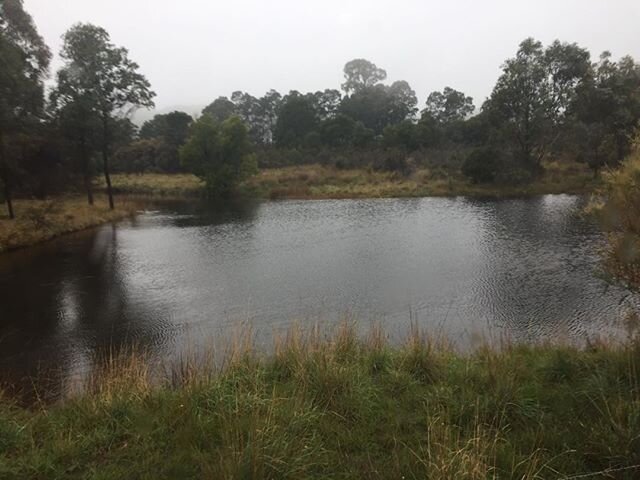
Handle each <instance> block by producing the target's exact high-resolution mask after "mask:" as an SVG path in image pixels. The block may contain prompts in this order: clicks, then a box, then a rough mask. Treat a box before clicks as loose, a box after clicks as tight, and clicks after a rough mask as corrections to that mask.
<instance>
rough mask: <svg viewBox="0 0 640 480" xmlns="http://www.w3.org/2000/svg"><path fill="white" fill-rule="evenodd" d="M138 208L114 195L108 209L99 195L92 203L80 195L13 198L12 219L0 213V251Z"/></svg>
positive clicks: (93, 224) (20, 246) (90, 224)
mask: <svg viewBox="0 0 640 480" xmlns="http://www.w3.org/2000/svg"><path fill="white" fill-rule="evenodd" d="M139 209H140V203H139V202H138V201H134V200H130V199H123V198H117V199H116V209H115V210H109V205H108V204H107V200H106V198H100V197H98V198H96V201H95V205H94V206H90V205H88V204H87V200H86V198H84V197H59V198H55V199H51V200H15V201H14V210H15V215H16V218H15V220H9V218H8V217H7V216H6V214H4V215H2V216H0V252H4V251H7V250H13V249H16V248H22V247H26V246H29V245H34V244H36V243H40V242H44V241H46V240H50V239H52V238H54V237H58V236H60V235H63V234H65V233H71V232H77V231H80V230H85V229H87V228H91V227H95V226H97V225H101V224H103V223H108V222H112V221H115V220H119V219H122V218H124V217H127V216H129V215H132V214H133V213H135V212H136V211H137V210H139Z"/></svg>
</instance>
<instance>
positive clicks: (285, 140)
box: [274, 91, 319, 147]
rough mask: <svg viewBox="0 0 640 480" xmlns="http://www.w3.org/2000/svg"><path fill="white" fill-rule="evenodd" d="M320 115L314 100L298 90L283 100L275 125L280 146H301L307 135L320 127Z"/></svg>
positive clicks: (276, 137)
mask: <svg viewBox="0 0 640 480" xmlns="http://www.w3.org/2000/svg"><path fill="white" fill-rule="evenodd" d="M318 123H319V122H318V116H317V114H316V109H315V108H314V105H313V100H312V99H311V98H309V97H308V96H306V95H302V94H300V93H299V92H297V91H292V92H290V93H289V94H288V95H287V96H285V97H284V99H283V100H282V106H281V107H280V112H279V115H278V121H277V123H276V127H275V132H274V134H275V141H276V143H277V144H278V145H279V146H284V147H297V146H301V145H302V144H303V143H304V141H305V137H306V136H307V135H308V134H310V133H311V132H313V131H315V130H316V129H317V127H318Z"/></svg>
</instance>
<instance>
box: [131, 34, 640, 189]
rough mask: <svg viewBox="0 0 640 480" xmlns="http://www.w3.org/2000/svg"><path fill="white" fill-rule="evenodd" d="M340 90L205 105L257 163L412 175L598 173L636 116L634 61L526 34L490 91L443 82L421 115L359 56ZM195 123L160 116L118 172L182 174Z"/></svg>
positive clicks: (513, 179) (409, 97) (524, 177)
mask: <svg viewBox="0 0 640 480" xmlns="http://www.w3.org/2000/svg"><path fill="white" fill-rule="evenodd" d="M344 78H345V81H344V83H343V84H342V85H341V90H337V89H325V90H322V91H317V92H309V93H301V92H298V91H295V90H294V91H291V92H289V93H288V94H286V95H282V94H280V93H279V92H277V91H275V90H270V91H268V92H267V93H266V94H265V95H263V96H262V97H254V96H252V95H250V94H249V93H246V92H241V91H237V92H234V93H233V94H232V95H231V97H230V98H229V97H219V98H217V99H215V100H214V101H213V102H212V103H211V104H210V105H208V106H207V107H205V108H204V109H203V111H202V115H207V116H210V117H211V118H212V119H213V120H214V121H217V122H222V121H224V120H225V119H228V118H230V117H232V116H238V117H240V118H241V119H242V121H243V122H244V123H245V125H246V126H247V128H248V131H249V137H250V140H251V141H252V143H253V145H254V146H255V147H256V153H257V157H258V163H259V164H260V166H262V167H273V166H283V165H290V164H300V163H332V164H335V165H337V166H339V167H360V166H364V165H371V164H373V166H374V167H379V168H383V169H391V170H397V171H400V172H408V171H410V170H411V168H412V162H413V164H415V163H416V162H431V163H433V162H434V161H438V162H439V163H443V164H447V165H449V166H451V167H455V168H461V169H462V172H463V173H464V174H465V175H467V176H468V177H470V178H471V180H473V181H474V182H502V183H507V184H513V183H523V182H527V181H530V180H532V179H534V178H535V177H536V176H538V175H539V174H540V173H542V171H543V160H545V159H550V158H552V159H566V160H570V161H578V162H583V163H586V164H588V165H589V167H590V168H592V169H593V171H594V174H597V173H598V172H599V171H600V170H601V169H602V168H603V167H605V166H614V165H617V164H618V163H619V162H620V161H621V160H622V159H623V158H624V157H625V156H626V155H627V154H628V153H629V149H630V144H631V141H630V139H631V137H632V134H633V132H634V129H635V128H636V127H637V125H638V121H639V120H640V65H638V63H636V62H635V60H634V59H633V58H631V57H628V56H627V57H623V58H622V59H620V60H618V61H614V60H613V59H612V56H611V54H610V53H609V52H604V53H603V54H601V55H600V57H599V58H598V59H597V60H595V61H593V60H592V58H591V54H590V53H589V52H588V51H587V50H586V49H584V48H581V47H579V46H578V45H576V44H572V43H561V42H559V41H555V42H553V43H552V44H551V45H549V46H547V47H545V46H543V45H542V44H541V43H540V42H537V41H535V40H533V39H526V40H525V41H523V42H522V43H521V44H520V47H519V49H518V51H517V52H516V55H515V56H514V57H513V58H510V59H508V60H506V61H505V63H504V64H503V66H502V73H501V75H500V77H499V78H498V80H497V82H496V85H495V86H494V89H493V91H492V93H491V95H490V97H489V98H488V99H487V100H486V101H485V102H484V103H483V104H482V105H481V106H480V108H476V106H475V105H474V103H473V99H472V98H471V97H469V96H467V95H465V94H464V93H463V92H460V91H458V90H455V89H453V88H451V87H445V88H444V89H443V90H442V91H436V92H432V93H430V94H429V95H428V98H427V101H426V104H425V105H424V107H423V108H422V109H421V110H420V109H419V107H418V100H417V95H416V92H415V91H414V90H413V89H412V88H411V87H410V85H409V84H408V83H407V82H406V81H396V82H393V83H391V84H387V83H385V81H386V78H387V73H386V71H385V70H383V69H382V68H379V67H378V66H376V65H375V64H373V63H371V62H370V61H368V60H365V59H356V60H352V61H350V62H348V63H347V64H346V65H345V67H344ZM191 121H192V119H191V118H190V117H189V116H188V115H187V114H185V113H183V112H173V113H169V114H166V115H157V116H156V117H155V118H154V119H153V120H150V121H148V122H146V123H145V124H144V125H143V126H142V128H141V130H140V133H139V139H138V140H136V141H134V142H133V143H131V144H130V145H128V146H127V147H125V148H123V149H121V150H120V152H119V163H118V166H119V168H121V169H122V170H123V171H128V172H143V171H150V170H155V171H167V172H174V171H179V170H180V168H181V165H180V161H179V155H178V151H179V148H180V145H181V144H182V143H184V142H186V139H187V137H188V132H189V123H190V122H191Z"/></svg>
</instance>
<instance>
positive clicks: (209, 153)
mask: <svg viewBox="0 0 640 480" xmlns="http://www.w3.org/2000/svg"><path fill="white" fill-rule="evenodd" d="M180 159H181V161H182V165H183V166H184V168H185V169H186V170H187V171H189V172H192V173H193V174H195V175H196V176H197V177H199V178H201V179H202V180H204V181H205V182H206V186H207V191H208V193H209V195H210V196H214V197H215V196H221V195H227V194H229V193H231V192H232V191H233V189H234V188H235V187H236V186H237V184H238V183H240V182H241V181H243V180H245V179H247V178H248V177H249V176H251V175H253V174H255V173H256V172H257V164H256V157H255V155H253V154H251V145H250V142H249V138H248V132H247V127H246V126H245V125H244V123H243V122H242V120H241V119H240V118H239V117H230V118H228V119H227V120H225V121H224V122H222V123H218V122H216V121H215V120H214V119H213V118H211V117H210V116H208V115H203V116H202V117H200V118H199V119H198V120H197V121H195V122H194V123H193V125H192V126H191V132H190V135H189V139H188V141H187V143H186V144H185V145H183V146H182V147H181V148H180Z"/></svg>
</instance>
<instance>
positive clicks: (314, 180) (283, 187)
mask: <svg viewBox="0 0 640 480" xmlns="http://www.w3.org/2000/svg"><path fill="white" fill-rule="evenodd" d="M545 169H546V170H545V174H544V175H543V176H542V177H541V178H540V179H538V180H536V181H535V182H533V183H531V184H528V185H521V186H505V185H474V184H472V183H471V182H469V181H468V180H467V179H466V178H465V177H463V176H462V175H461V174H460V173H458V172H451V171H448V170H446V169H442V168H433V169H428V168H423V169H419V170H417V171H415V172H414V173H412V174H411V175H409V176H402V175H399V174H397V173H392V172H383V171H376V170H373V169H348V170H345V169H337V168H335V167H332V166H321V165H303V166H295V167H284V168H276V169H268V170H262V171H261V172H260V173H259V174H258V175H257V176H256V177H254V178H252V179H250V180H249V181H248V182H247V183H246V184H245V188H246V189H247V190H248V191H250V192H254V193H255V194H257V195H258V196H261V197H264V198H272V199H274V198H299V199H304V198H378V197H425V196H453V195H466V196H490V197H502V196H519V195H538V194H549V193H584V192H590V191H592V190H593V189H594V187H595V186H596V185H597V184H598V182H597V181H595V180H594V179H593V174H592V173H591V172H590V171H589V169H588V168H587V167H586V166H584V165H582V164H575V163H561V162H549V163H547V164H546V165H545Z"/></svg>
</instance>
